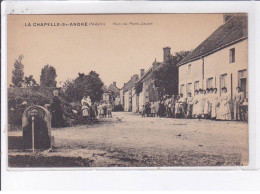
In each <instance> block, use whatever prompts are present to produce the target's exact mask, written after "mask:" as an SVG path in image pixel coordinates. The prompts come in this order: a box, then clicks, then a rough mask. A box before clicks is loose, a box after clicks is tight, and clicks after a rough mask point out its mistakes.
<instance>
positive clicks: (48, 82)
mask: <svg viewBox="0 0 260 194" xmlns="http://www.w3.org/2000/svg"><path fill="white" fill-rule="evenodd" d="M56 77H57V74H56V69H55V68H54V67H52V66H50V65H45V66H44V67H43V68H42V71H41V78H40V84H41V86H45V87H56V84H57V82H56V81H55V79H56Z"/></svg>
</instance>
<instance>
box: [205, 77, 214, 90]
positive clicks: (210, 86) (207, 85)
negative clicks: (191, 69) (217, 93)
mask: <svg viewBox="0 0 260 194" xmlns="http://www.w3.org/2000/svg"><path fill="white" fill-rule="evenodd" d="M206 87H207V88H213V77H211V78H208V79H207V82H206Z"/></svg>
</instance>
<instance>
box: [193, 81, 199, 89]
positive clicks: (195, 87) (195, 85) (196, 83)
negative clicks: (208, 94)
mask: <svg viewBox="0 0 260 194" xmlns="http://www.w3.org/2000/svg"><path fill="white" fill-rule="evenodd" d="M199 89H200V82H199V81H195V82H194V91H196V90H199Z"/></svg>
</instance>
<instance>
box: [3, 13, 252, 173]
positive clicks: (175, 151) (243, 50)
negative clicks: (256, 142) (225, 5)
mask: <svg viewBox="0 0 260 194" xmlns="http://www.w3.org/2000/svg"><path fill="white" fill-rule="evenodd" d="M248 88H249V78H248V14H247V13H185V14H184V13H183V14H177V13H175V14H159V13H157V14H125V13H124V14H70V15H69V14H68V15H59V14H57V15H52V14H46V15H44V14H38V15H37V14H35V15H33V14H32V15H19V14H9V15H7V100H8V105H7V106H8V131H7V134H8V167H10V168H28V169H29V168H54V167H55V168H64V167H65V168H71V167H75V168H79V167H85V168H93V167H94V168H96V167H233V166H248V163H249V136H248V120H249V119H250V116H249V114H248V103H249V102H248V99H249V96H248Z"/></svg>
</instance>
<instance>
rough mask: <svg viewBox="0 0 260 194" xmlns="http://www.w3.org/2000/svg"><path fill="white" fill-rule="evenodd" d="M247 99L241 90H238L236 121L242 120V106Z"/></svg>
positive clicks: (236, 94)
mask: <svg viewBox="0 0 260 194" xmlns="http://www.w3.org/2000/svg"><path fill="white" fill-rule="evenodd" d="M244 99H245V96H244V93H243V92H241V88H240V87H237V88H236V93H235V95H234V102H233V105H234V119H235V120H236V121H238V120H241V105H242V104H243V102H244Z"/></svg>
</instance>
